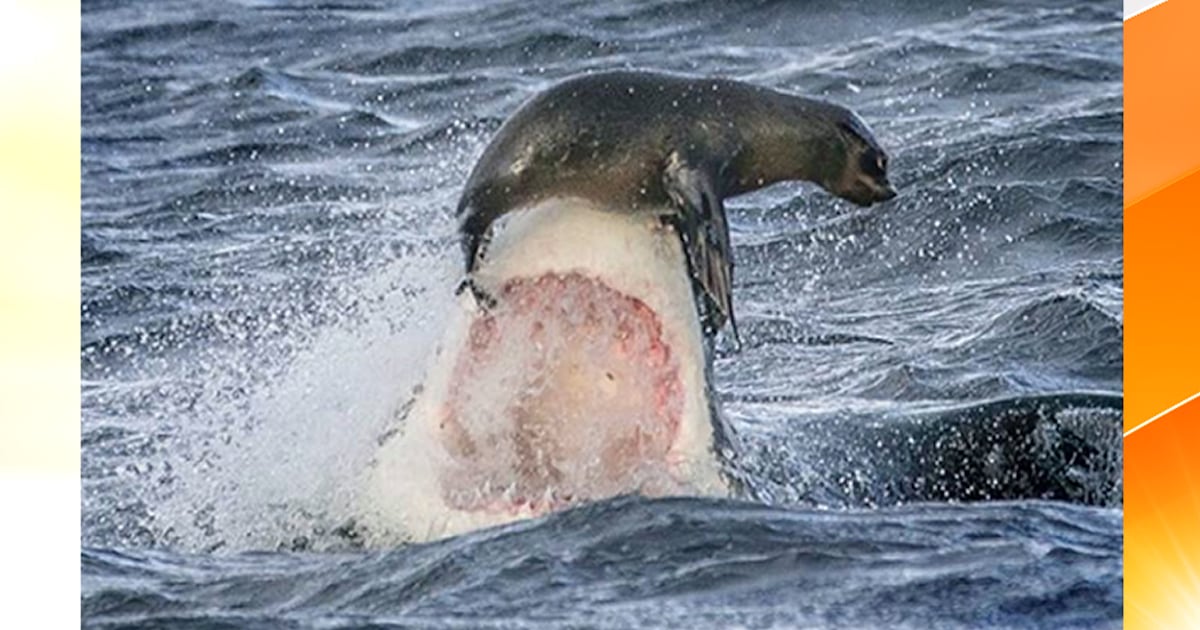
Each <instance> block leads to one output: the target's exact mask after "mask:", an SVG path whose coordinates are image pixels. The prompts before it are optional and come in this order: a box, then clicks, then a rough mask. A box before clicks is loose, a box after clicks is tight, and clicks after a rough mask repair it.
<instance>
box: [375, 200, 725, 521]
mask: <svg viewBox="0 0 1200 630" xmlns="http://www.w3.org/2000/svg"><path fill="white" fill-rule="evenodd" d="M494 233H495V234H496V236H495V238H494V239H493V241H492V242H491V243H490V245H489V247H488V249H487V252H486V257H485V259H484V260H483V261H482V262H481V263H480V265H479V267H478V268H477V269H476V272H475V275H474V278H473V280H474V282H475V285H476V287H477V288H478V289H480V290H482V291H483V292H485V293H487V294H489V295H490V296H492V297H493V298H494V299H495V304H494V305H491V306H489V307H487V308H483V307H481V305H480V304H478V303H477V301H476V298H475V296H474V295H473V294H472V292H471V291H463V293H462V295H461V296H460V298H459V300H458V304H457V307H456V308H455V309H454V312H453V313H452V315H451V316H450V318H449V320H448V321H447V322H446V329H445V334H444V337H443V339H442V342H441V345H440V347H439V349H438V351H437V352H436V353H435V355H434V357H433V358H432V362H431V365H430V366H429V370H428V374H427V377H426V381H425V384H424V386H423V388H422V389H421V391H420V392H419V393H418V394H417V396H416V399H415V400H414V401H412V404H411V406H409V407H407V412H406V413H405V414H403V418H400V419H399V420H398V426H397V428H396V431H395V432H394V433H392V434H390V435H389V437H388V438H387V439H386V440H385V441H384V442H383V443H382V444H381V447H380V449H379V451H378V454H377V457H376V458H375V460H374V462H373V465H372V466H371V468H370V469H369V471H368V473H367V476H368V479H367V490H366V492H365V493H364V494H363V502H364V505H363V506H362V510H361V513H362V515H363V518H362V524H363V525H364V526H365V527H366V529H367V531H368V532H370V535H371V536H372V537H380V536H381V537H384V538H393V539H394V538H397V537H399V538H404V539H408V540H428V539H433V538H440V537H444V536H451V535H455V534H458V533H462V532H465V531H468V530H471V529H475V528H479V527H485V526H490V525H497V524H501V523H505V522H509V521H513V520H516V519H520V518H526V517H531V516H540V515H543V514H545V513H548V512H550V511H553V510H555V509H559V508H563V507H568V506H570V505H574V504H578V503H581V502H584V501H589V500H598V499H603V498H608V497H611V496H616V495H620V494H632V493H641V494H645V495H650V496H664V495H677V494H689V495H695V494H703V495H726V494H728V492H729V491H728V488H727V485H726V482H725V480H724V478H723V476H722V472H721V467H720V464H719V461H718V458H717V456H716V454H715V451H716V448H717V444H716V439H717V434H718V431H717V429H716V428H715V427H717V426H718V423H719V422H720V419H719V418H717V417H714V414H715V412H714V408H715V406H714V405H713V404H712V401H711V400H710V388H709V384H708V382H707V381H706V373H707V367H708V366H707V360H708V359H707V352H706V345H705V339H704V336H703V333H702V332H701V329H700V323H699V319H698V317H697V314H696V306H695V299H694V297H693V293H692V287H691V281H690V279H689V277H688V274H687V268H686V262H685V259H684V256H683V252H682V248H681V246H680V243H679V238H678V236H677V235H676V234H675V232H674V231H673V230H672V229H671V228H669V227H666V226H664V225H662V223H661V222H660V221H659V219H658V218H657V216H656V215H654V214H651V213H646V212H638V213H632V212H628V211H622V209H612V208H603V207H599V206H597V205H595V204H593V203H591V202H587V201H583V200H579V199H553V200H548V201H545V202H542V203H540V204H538V205H535V206H533V207H530V208H527V209H523V210H519V211H515V212H510V213H508V215H506V217H505V218H504V219H503V220H502V221H501V222H500V223H498V224H497V225H496V226H495V227H494Z"/></svg>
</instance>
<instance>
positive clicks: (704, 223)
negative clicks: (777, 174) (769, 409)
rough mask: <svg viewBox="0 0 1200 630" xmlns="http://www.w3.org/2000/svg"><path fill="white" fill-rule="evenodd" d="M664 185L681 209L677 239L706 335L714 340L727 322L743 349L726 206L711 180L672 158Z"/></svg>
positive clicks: (700, 171)
mask: <svg viewBox="0 0 1200 630" xmlns="http://www.w3.org/2000/svg"><path fill="white" fill-rule="evenodd" d="M663 185H664V186H665V187H666V190H667V195H668V196H670V197H671V201H673V202H674V203H675V205H676V206H678V207H679V220H678V227H679V236H680V238H681V239H682V241H683V248H684V251H685V252H686V253H687V258H688V268H689V271H690V272H691V276H692V279H693V280H694V281H695V282H696V283H698V284H699V285H700V287H701V288H702V289H703V290H704V296H705V298H706V300H705V303H706V307H707V308H706V309H705V311H706V313H705V314H704V316H703V323H704V328H705V331H706V332H708V333H710V334H715V333H716V332H717V331H718V330H720V328H721V326H722V325H724V324H725V321H726V320H728V321H729V324H730V327H731V328H732V329H733V338H734V341H735V342H736V343H737V345H738V347H739V348H741V345H742V340H741V337H740V336H739V335H738V330H737V320H735V319H734V316H733V249H732V247H731V246H730V243H729V223H728V221H727V220H726V218H725V206H724V204H723V203H721V197H720V196H719V195H718V194H717V192H716V186H715V185H714V182H713V177H712V175H711V174H710V173H708V172H707V171H705V170H703V169H700V168H698V167H696V166H695V165H693V164H690V163H689V162H687V160H685V159H684V158H682V157H681V156H680V155H679V154H678V153H672V154H671V157H670V159H668V161H667V165H666V168H665V169H664V171H663Z"/></svg>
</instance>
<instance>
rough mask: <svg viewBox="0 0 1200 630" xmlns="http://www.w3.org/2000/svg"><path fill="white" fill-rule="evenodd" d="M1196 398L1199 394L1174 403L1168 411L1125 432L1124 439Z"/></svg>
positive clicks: (1199, 396)
mask: <svg viewBox="0 0 1200 630" xmlns="http://www.w3.org/2000/svg"><path fill="white" fill-rule="evenodd" d="M1197 398H1200V392H1196V393H1195V394H1192V395H1191V396H1188V397H1187V398H1185V399H1184V400H1181V401H1179V402H1177V403H1175V404H1174V405H1172V406H1171V408H1170V409H1167V410H1166V411H1163V412H1162V413H1160V414H1158V415H1157V416H1154V417H1153V418H1150V419H1149V420H1147V421H1145V422H1143V423H1141V424H1139V425H1137V426H1136V427H1133V428H1132V429H1130V430H1128V431H1126V432H1125V437H1129V436H1131V435H1133V432H1134V431H1137V430H1138V429H1140V428H1142V427H1144V426H1146V425H1148V424H1150V423H1151V422H1154V421H1155V420H1158V419H1159V418H1161V417H1163V416H1165V415H1167V414H1169V413H1171V412H1172V411H1175V410H1176V409H1178V408H1180V407H1182V406H1184V405H1186V404H1188V403H1190V402H1192V401H1193V400H1196V399H1197Z"/></svg>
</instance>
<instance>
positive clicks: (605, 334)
mask: <svg viewBox="0 0 1200 630" xmlns="http://www.w3.org/2000/svg"><path fill="white" fill-rule="evenodd" d="M494 293H495V297H496V301H497V304H496V305H495V306H494V307H493V308H491V309H489V310H488V311H487V312H486V313H482V314H480V315H479V316H478V317H476V319H475V320H474V322H473V323H472V324H471V326H470V330H469V332H468V339H467V343H466V344H465V345H464V346H463V351H462V352H461V353H460V355H459V356H458V357H457V359H456V363H455V367H454V371H453V373H452V376H451V379H450V386H449V390H448V394H449V395H448V396H447V398H446V402H445V405H444V406H443V408H442V413H441V418H440V420H439V423H438V435H439V440H440V442H441V444H442V446H443V447H444V448H445V449H446V451H447V452H448V453H449V454H450V456H451V457H450V458H451V460H452V465H451V466H449V467H448V468H447V470H446V471H445V472H444V473H443V474H442V475H441V486H442V494H443V496H444V498H445V499H446V501H447V503H448V504H449V505H450V506H453V507H454V508H456V509H460V510H467V511H488V512H498V513H505V514H514V515H515V514H542V513H545V512H548V511H551V510H554V509H557V508H561V507H564V506H566V505H570V504H572V503H575V502H580V501H586V500H594V499H600V498H605V497H609V496H613V495H616V494H622V493H627V492H639V491H640V492H651V493H655V491H657V492H658V493H661V492H664V491H665V490H666V488H667V487H669V486H670V485H671V484H672V466H671V461H670V460H671V459H672V457H671V449H672V446H673V445H674V443H675V439H676V436H677V434H678V432H679V425H680V421H681V416H682V411H683V405H684V402H683V401H684V394H683V384H682V382H681V379H680V366H679V360H678V358H677V357H676V356H674V355H673V353H672V350H671V347H670V346H669V345H668V344H667V343H666V342H665V341H664V335H663V327H662V322H661V321H660V319H659V316H658V315H657V314H656V313H655V312H654V311H653V310H652V309H651V308H649V307H648V306H647V305H646V304H645V303H644V302H643V301H641V300H639V299H637V298H635V297H632V296H629V295H627V294H624V293H622V292H620V291H617V290H615V289H613V288H612V287H610V286H609V285H607V284H605V283H604V282H602V281H600V280H598V279H596V278H594V277H591V276H587V275H583V274H581V273H578V272H568V273H545V274H542V275H540V276H536V277H515V278H510V279H508V280H507V281H506V282H504V283H503V284H502V285H501V286H500V287H499V289H498V290H497V291H495V292H494Z"/></svg>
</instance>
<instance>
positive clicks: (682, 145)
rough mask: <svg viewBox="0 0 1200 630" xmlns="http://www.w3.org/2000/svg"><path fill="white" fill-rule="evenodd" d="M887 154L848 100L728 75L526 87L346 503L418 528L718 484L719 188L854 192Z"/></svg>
mask: <svg viewBox="0 0 1200 630" xmlns="http://www.w3.org/2000/svg"><path fill="white" fill-rule="evenodd" d="M885 170H886V158H885V157H884V155H883V152H882V151H881V150H880V149H879V147H878V146H877V144H876V143H875V141H874V139H873V138H872V137H871V134H870V132H869V131H867V129H866V127H865V126H864V125H863V124H862V122H861V121H859V120H858V118H857V117H855V116H854V115H853V114H852V113H850V112H849V111H848V110H845V109H842V108H840V107H836V106H833V105H829V104H826V103H820V102H817V101H812V100H807V99H801V98H798V97H794V96H789V95H786V94H781V93H778V92H773V91H770V90H766V89H763V88H757V87H753V86H749V85H745V84H741V83H736V82H733V81H725V80H700V79H685V78H678V77H670V76H664V75H657V74H648V73H632V72H620V73H609V74H599V75H591V76H587V77H582V78H578V79H571V80H568V81H566V82H564V83H562V84H560V85H558V86H557V87H554V88H552V89H550V90H549V91H547V92H545V93H543V94H542V95H539V96H537V97H535V98H534V99H533V100H532V101H530V102H529V103H528V104H526V105H525V106H524V107H522V108H521V109H520V110H519V111H518V112H517V113H516V114H514V115H513V117H512V118H511V119H510V120H509V121H508V122H507V123H505V125H504V126H503V127H502V128H501V130H500V131H499V132H498V133H497V136H496V138H495V140H494V141H493V142H492V144H491V145H490V146H489V147H488V148H487V149H486V151H485V152H484V154H483V157H482V158H481V159H480V161H479V163H478V165H477V166H476V167H475V169H474V172H473V173H472V174H471V177H470V180H469V181H468V183H467V186H466V189H465V191H464V194H463V197H462V203H461V205H460V208H459V212H460V214H461V215H462V236H463V246H464V249H465V252H466V254H467V268H468V272H469V273H468V278H467V280H468V282H467V284H466V285H465V286H469V287H470V288H471V289H472V290H471V291H470V292H466V291H463V292H460V293H459V296H458V300H457V302H456V304H455V307H454V309H453V312H452V313H450V315H449V318H448V319H447V320H446V326H447V327H446V331H445V335H444V337H443V338H442V341H441V344H440V346H439V348H438V352H437V353H436V354H435V356H434V357H432V363H431V365H430V367H429V371H428V374H427V377H426V379H425V382H424V385H423V387H422V388H421V391H420V392H419V393H418V394H417V395H416V397H415V399H414V400H413V401H411V403H410V404H409V405H406V406H404V407H403V408H402V409H401V410H400V413H399V414H398V415H399V416H400V419H399V420H398V422H397V425H396V426H395V427H392V428H391V429H390V430H389V432H388V434H387V435H386V436H385V437H384V438H383V439H382V440H381V444H380V449H379V451H378V454H377V456H376V458H375V460H374V463H373V465H372V468H371V469H370V471H369V473H368V474H369V480H368V484H367V490H366V492H364V493H363V499H364V501H365V506H364V508H365V509H364V510H363V518H362V523H363V524H364V525H366V526H367V529H368V531H371V532H374V533H375V534H376V535H381V536H382V539H381V542H385V541H388V540H390V539H391V538H392V537H391V536H388V535H387V532H396V531H397V530H399V532H401V533H402V535H403V536H404V537H407V538H410V539H427V538H436V537H440V536H445V535H450V534H455V533H459V532H462V531H466V530H469V529H472V528H475V527H480V526H484V525H492V524H497V523H502V522H506V521H510V520H514V519H518V518H523V517H529V516H538V515H542V514H545V513H547V512H549V511H552V510H555V509H559V508H562V507H566V506H570V505H575V504H578V503H580V502H584V501H591V500H597V499H603V498H606V497H611V496H615V495H619V494H627V493H640V494H644V495H650V496H662V495H678V494H688V495H697V494H699V495H717V496H722V495H727V494H729V492H730V490H731V489H732V487H733V486H735V485H736V482H734V481H733V479H734V478H735V476H734V475H731V474H730V471H729V470H728V469H727V467H724V466H723V462H722V458H721V456H720V453H725V452H728V451H730V450H733V449H731V446H732V445H733V444H732V441H731V436H730V434H729V431H728V428H727V427H726V426H725V424H724V423H723V421H722V418H721V416H720V414H719V413H718V410H717V409H716V404H715V400H716V397H715V395H714V392H713V390H712V378H711V369H712V354H711V344H710V341H711V339H712V335H713V333H715V332H716V330H717V329H719V328H720V326H721V325H722V324H723V323H724V322H725V321H726V320H727V319H730V318H731V316H732V308H731V306H730V302H729V298H730V293H729V290H730V283H731V272H732V267H731V259H730V255H729V254H730V248H729V232H728V227H727V224H726V222H725V211H724V207H723V205H722V200H723V199H724V198H725V197H727V196H730V195H735V194H738V193H741V192H746V191H749V190H753V189H755V188H759V187H761V186H765V185H767V184H769V183H771V182H774V181H780V180H784V179H805V180H809V181H814V182H817V183H818V184H820V185H821V186H823V187H825V188H826V189H828V190H830V191H833V192H834V193H836V194H838V195H840V196H843V197H845V198H848V199H851V200H852V201H855V202H857V203H860V204H864V205H865V204H870V203H872V202H874V201H878V200H881V199H886V198H889V197H891V196H893V195H894V192H892V190H891V188H890V186H889V185H888V183H887V180H886V176H885ZM484 245H486V247H484ZM697 296H699V298H700V299H699V300H698V299H697ZM735 331H736V329H735Z"/></svg>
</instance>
